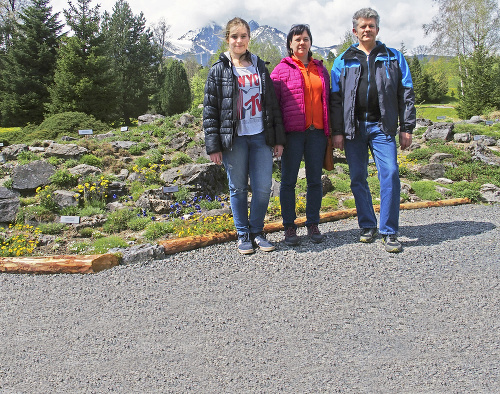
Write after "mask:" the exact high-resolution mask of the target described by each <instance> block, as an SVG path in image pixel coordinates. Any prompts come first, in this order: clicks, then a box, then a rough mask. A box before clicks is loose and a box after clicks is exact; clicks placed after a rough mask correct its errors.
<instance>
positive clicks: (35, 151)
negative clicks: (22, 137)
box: [28, 146, 45, 153]
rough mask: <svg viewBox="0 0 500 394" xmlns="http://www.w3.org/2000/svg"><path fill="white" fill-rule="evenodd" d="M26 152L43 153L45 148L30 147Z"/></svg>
mask: <svg viewBox="0 0 500 394" xmlns="http://www.w3.org/2000/svg"><path fill="white" fill-rule="evenodd" d="M28 150H29V151H30V152H33V153H44V152H45V148H44V147H43V146H30V147H29V148H28Z"/></svg>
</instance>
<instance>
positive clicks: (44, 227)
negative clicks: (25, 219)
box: [37, 223, 68, 235]
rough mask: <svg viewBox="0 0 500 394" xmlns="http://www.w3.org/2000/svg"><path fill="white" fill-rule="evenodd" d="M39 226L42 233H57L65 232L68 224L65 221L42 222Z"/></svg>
mask: <svg viewBox="0 0 500 394" xmlns="http://www.w3.org/2000/svg"><path fill="white" fill-rule="evenodd" d="M37 227H38V229H39V230H40V232H41V233H42V234H50V235H56V234H61V233H63V232H64V230H66V229H67V227H68V226H67V225H66V224H64V223H40V224H39V225H38V226H37Z"/></svg>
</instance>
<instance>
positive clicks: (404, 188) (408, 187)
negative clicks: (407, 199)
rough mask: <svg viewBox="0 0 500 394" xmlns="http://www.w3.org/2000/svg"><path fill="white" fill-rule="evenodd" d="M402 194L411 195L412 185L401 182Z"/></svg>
mask: <svg viewBox="0 0 500 394" xmlns="http://www.w3.org/2000/svg"><path fill="white" fill-rule="evenodd" d="M401 193H405V194H408V195H409V194H410V193H411V185H409V184H408V183H404V182H401Z"/></svg>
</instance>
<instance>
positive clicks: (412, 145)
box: [408, 142, 421, 152]
mask: <svg viewBox="0 0 500 394" xmlns="http://www.w3.org/2000/svg"><path fill="white" fill-rule="evenodd" d="M420 147H421V145H420V144H419V143H418V142H412V143H411V145H410V147H409V148H408V150H409V151H410V152H413V151H414V150H417V149H420Z"/></svg>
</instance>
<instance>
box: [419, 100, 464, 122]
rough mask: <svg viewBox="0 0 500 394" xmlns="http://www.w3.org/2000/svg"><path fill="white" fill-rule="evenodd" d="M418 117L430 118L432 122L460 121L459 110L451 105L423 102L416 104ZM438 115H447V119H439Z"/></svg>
mask: <svg viewBox="0 0 500 394" xmlns="http://www.w3.org/2000/svg"><path fill="white" fill-rule="evenodd" d="M415 107H416V108H417V118H423V119H429V120H431V121H432V122H450V121H454V122H458V121H459V120H460V118H459V117H458V115H457V111H455V108H454V107H452V106H451V105H442V104H421V105H416V106H415ZM438 116H446V119H438Z"/></svg>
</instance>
